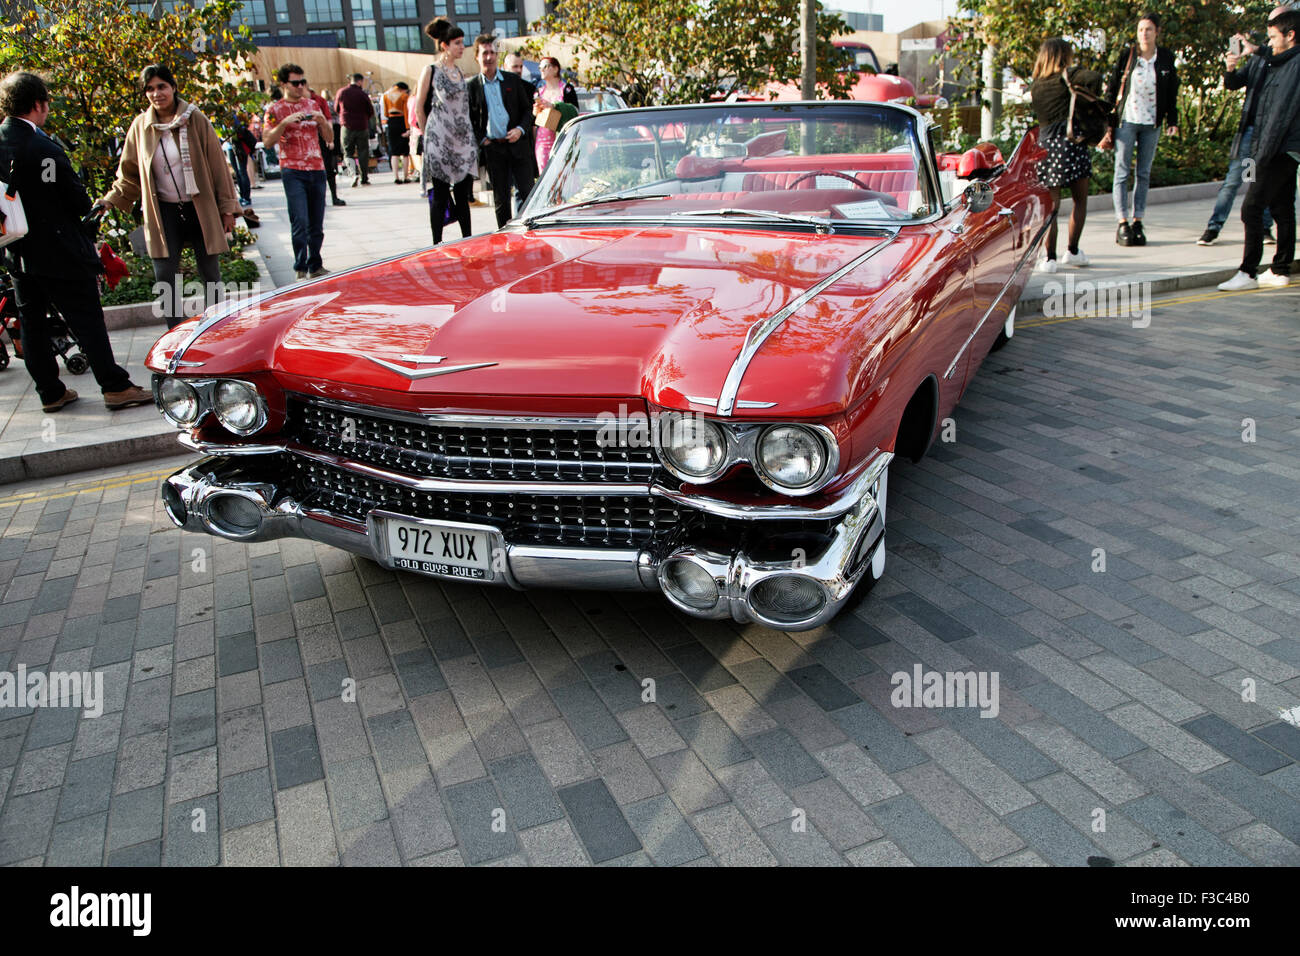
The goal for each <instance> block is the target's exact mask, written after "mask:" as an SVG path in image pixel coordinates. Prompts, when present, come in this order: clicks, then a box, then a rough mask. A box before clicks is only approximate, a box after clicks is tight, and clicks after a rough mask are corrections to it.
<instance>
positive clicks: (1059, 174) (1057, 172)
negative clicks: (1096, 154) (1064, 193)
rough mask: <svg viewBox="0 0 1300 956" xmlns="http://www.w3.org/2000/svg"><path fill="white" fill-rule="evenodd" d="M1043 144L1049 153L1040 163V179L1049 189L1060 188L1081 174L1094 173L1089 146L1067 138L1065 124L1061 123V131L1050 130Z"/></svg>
mask: <svg viewBox="0 0 1300 956" xmlns="http://www.w3.org/2000/svg"><path fill="white" fill-rule="evenodd" d="M1053 133H1055V135H1052V134H1053ZM1042 146H1043V149H1045V150H1047V155H1046V156H1045V157H1044V158H1043V159H1041V160H1040V161H1039V163H1038V179H1039V181H1040V182H1042V184H1043V185H1044V186H1047V187H1048V188H1049V189H1059V188H1061V187H1062V186H1068V185H1070V183H1072V182H1074V181H1075V180H1076V179H1079V178H1080V177H1081V176H1091V175H1092V156H1091V154H1090V153H1089V151H1088V147H1087V146H1084V145H1082V144H1080V143H1071V142H1070V141H1069V140H1067V139H1066V138H1065V125H1064V124H1061V129H1060V132H1059V133H1057V132H1056V131H1055V130H1052V131H1050V132H1049V134H1048V135H1047V136H1045V137H1044V138H1043V140H1042Z"/></svg>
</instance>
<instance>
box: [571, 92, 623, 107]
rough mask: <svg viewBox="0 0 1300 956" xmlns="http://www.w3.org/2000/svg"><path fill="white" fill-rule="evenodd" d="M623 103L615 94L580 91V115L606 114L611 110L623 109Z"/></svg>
mask: <svg viewBox="0 0 1300 956" xmlns="http://www.w3.org/2000/svg"><path fill="white" fill-rule="evenodd" d="M622 108H623V103H622V102H621V101H620V100H619V98H618V96H617V95H616V94H614V93H608V92H602V91H598V90H587V91H584V90H579V91H578V112H579V113H604V112H608V111H609V110H617V109H622Z"/></svg>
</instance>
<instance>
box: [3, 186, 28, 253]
mask: <svg viewBox="0 0 1300 956" xmlns="http://www.w3.org/2000/svg"><path fill="white" fill-rule="evenodd" d="M25 235H27V212H26V211H25V210H24V209H23V201H22V199H21V198H20V197H19V196H18V193H17V191H16V190H10V188H9V185H8V183H2V182H0V249H3V248H4V247H5V246H7V245H9V243H11V242H17V241H18V240H19V239H21V238H22V237H23V236H25Z"/></svg>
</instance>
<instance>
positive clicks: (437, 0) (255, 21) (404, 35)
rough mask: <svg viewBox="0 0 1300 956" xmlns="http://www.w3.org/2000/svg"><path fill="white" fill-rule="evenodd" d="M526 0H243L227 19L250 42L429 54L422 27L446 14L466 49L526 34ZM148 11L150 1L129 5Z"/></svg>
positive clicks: (429, 43) (535, 14)
mask: <svg viewBox="0 0 1300 956" xmlns="http://www.w3.org/2000/svg"><path fill="white" fill-rule="evenodd" d="M524 4H525V0H244V5H243V7H242V9H241V10H240V11H239V12H238V13H236V14H235V16H234V17H232V19H231V23H232V24H233V25H236V26H237V25H239V24H245V25H247V26H248V28H249V30H251V31H252V34H253V40H254V42H257V41H259V40H266V39H269V38H271V37H274V36H302V35H305V34H312V35H316V34H335V35H336V36H337V37H338V39H339V46H341V47H352V48H356V49H362V50H407V51H424V52H426V53H431V52H433V41H431V40H430V39H429V38H428V37H426V36H425V35H424V25H425V24H426V23H428V22H429V21H430V20H432V19H433V18H434V17H436V16H445V17H447V18H448V19H449V20H451V22H452V23H454V24H456V25H457V26H458V27H460V28H461V29H463V30H464V31H465V44H466V46H473V44H474V37H476V36H477V35H478V34H480V33H494V34H496V35H497V36H499V37H514V36H520V35H522V34H523V33H525V32H527V28H528V23H527V20H528V19H529V18H530V17H531V18H532V19H536V18H537V17H538V16H540V15H541V14H542V12H544V8H543V6H542V4H540V3H538V4H535V5H536V6H537V8H538V9H537V10H536V11H535V12H534V11H533V9H532V7H533V6H534V4H531V3H530V4H529V9H528V10H525V9H524ZM132 5H133V6H139V7H144V8H146V9H148V8H149V7H152V6H153V4H152V3H139V4H136V3H133V4H132Z"/></svg>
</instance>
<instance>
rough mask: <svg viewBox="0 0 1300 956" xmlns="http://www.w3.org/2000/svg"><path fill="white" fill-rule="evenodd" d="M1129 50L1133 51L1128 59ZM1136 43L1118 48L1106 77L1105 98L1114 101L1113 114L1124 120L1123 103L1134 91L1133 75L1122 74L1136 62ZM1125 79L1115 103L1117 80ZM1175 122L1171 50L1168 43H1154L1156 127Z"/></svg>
mask: <svg viewBox="0 0 1300 956" xmlns="http://www.w3.org/2000/svg"><path fill="white" fill-rule="evenodd" d="M1129 53H1132V54H1133V59H1132V61H1131V62H1130V60H1129ZM1139 56H1141V54H1140V53H1138V52H1137V47H1136V46H1133V45H1130V46H1127V47H1125V48H1124V49H1123V50H1122V51H1120V55H1119V59H1118V60H1116V61H1115V66H1114V67H1112V68H1111V71H1110V78H1109V79H1108V80H1107V81H1106V99H1107V100H1109V101H1110V102H1112V103H1115V115H1116V116H1117V117H1118V118H1119V121H1120V122H1123V120H1124V104H1125V103H1126V102H1127V101H1128V96H1129V93H1131V92H1132V91H1133V78H1132V77H1131V76H1130V77H1129V78H1128V80H1124V77H1125V76H1126V75H1127V74H1129V73H1131V72H1132V70H1133V64H1134V63H1137V59H1138V57H1139ZM1121 82H1123V83H1124V99H1123V100H1122V101H1120V102H1118V103H1116V102H1115V101H1116V98H1117V97H1118V96H1119V86H1120V83H1121ZM1177 125H1178V70H1177V68H1176V67H1175V66H1174V53H1173V51H1172V50H1170V49H1168V48H1167V47H1163V46H1157V47H1156V128H1157V129H1158V128H1160V127H1161V126H1177Z"/></svg>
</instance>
